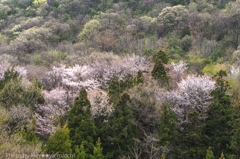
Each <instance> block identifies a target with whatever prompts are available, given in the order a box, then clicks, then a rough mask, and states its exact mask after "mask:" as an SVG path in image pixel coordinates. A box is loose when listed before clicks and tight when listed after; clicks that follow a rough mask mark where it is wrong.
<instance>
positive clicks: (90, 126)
mask: <svg viewBox="0 0 240 159" xmlns="http://www.w3.org/2000/svg"><path fill="white" fill-rule="evenodd" d="M68 128H69V130H70V139H71V141H72V149H73V150H75V149H74V148H75V146H77V145H80V144H82V143H83V144H84V146H85V149H86V159H88V158H91V157H92V152H93V149H94V144H93V141H94V138H95V137H96V127H95V125H94V122H93V120H92V119H91V104H90V102H89V100H88V98H87V92H86V90H85V88H82V89H81V91H80V94H79V96H78V97H76V99H75V101H74V105H73V107H72V109H71V110H70V112H69V115H68Z"/></svg>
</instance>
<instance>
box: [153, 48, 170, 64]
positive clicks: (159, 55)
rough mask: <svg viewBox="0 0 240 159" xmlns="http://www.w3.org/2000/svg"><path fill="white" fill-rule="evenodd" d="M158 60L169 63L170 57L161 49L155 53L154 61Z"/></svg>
mask: <svg viewBox="0 0 240 159" xmlns="http://www.w3.org/2000/svg"><path fill="white" fill-rule="evenodd" d="M158 60H162V63H164V64H167V63H168V61H169V57H168V55H167V54H166V53H165V52H163V51H162V50H159V51H158V52H157V53H155V54H154V55H153V62H155V63H157V62H158Z"/></svg>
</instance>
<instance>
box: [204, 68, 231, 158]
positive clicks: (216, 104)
mask: <svg viewBox="0 0 240 159" xmlns="http://www.w3.org/2000/svg"><path fill="white" fill-rule="evenodd" d="M224 76H227V73H226V71H223V70H220V71H219V72H217V74H216V75H214V78H215V77H216V78H217V80H216V84H215V85H216V89H215V90H213V91H212V93H211V95H212V96H213V98H214V101H213V102H212V104H211V105H210V108H209V110H208V111H207V116H208V117H207V119H206V125H205V127H204V132H203V133H204V134H206V135H207V136H208V137H209V138H210V142H209V145H208V146H212V147H213V153H214V154H215V155H216V156H217V157H220V152H223V153H224V154H227V155H229V154H231V149H230V148H229V146H230V141H231V140H230V138H231V136H232V126H231V125H230V121H231V119H232V115H233V107H232V106H231V104H230V96H229V95H228V94H227V93H226V91H227V90H228V88H229V84H228V82H227V81H226V80H224V79H223V78H224Z"/></svg>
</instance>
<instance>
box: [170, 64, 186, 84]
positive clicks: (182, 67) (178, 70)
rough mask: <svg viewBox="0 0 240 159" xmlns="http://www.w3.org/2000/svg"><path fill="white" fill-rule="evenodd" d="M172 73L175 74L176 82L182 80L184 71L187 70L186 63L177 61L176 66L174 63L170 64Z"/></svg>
mask: <svg viewBox="0 0 240 159" xmlns="http://www.w3.org/2000/svg"><path fill="white" fill-rule="evenodd" d="M171 66H172V71H173V73H175V74H177V80H178V81H179V80H180V79H182V78H183V75H184V71H185V70H187V63H185V62H183V61H179V63H178V64H175V63H174V62H171Z"/></svg>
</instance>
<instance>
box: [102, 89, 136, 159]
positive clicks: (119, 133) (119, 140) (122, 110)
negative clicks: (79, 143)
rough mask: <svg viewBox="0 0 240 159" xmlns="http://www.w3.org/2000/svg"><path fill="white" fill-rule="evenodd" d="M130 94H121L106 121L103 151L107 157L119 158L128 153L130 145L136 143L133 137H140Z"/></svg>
mask: <svg viewBox="0 0 240 159" xmlns="http://www.w3.org/2000/svg"><path fill="white" fill-rule="evenodd" d="M128 102H130V96H129V95H128V94H127V93H124V94H122V95H121V97H120V99H119V101H118V103H117V104H116V105H115V106H114V108H115V111H114V113H113V114H112V115H111V116H110V118H109V121H108V122H107V123H106V128H105V131H104V132H105V136H104V138H103V139H104V140H105V142H104V145H103V151H104V152H105V153H106V158H117V157H118V156H120V155H121V156H122V155H128V154H129V146H132V144H134V140H133V138H137V137H138V129H137V127H136V126H135V125H134V124H133V122H134V117H133V112H132V109H131V108H130V107H129V105H128Z"/></svg>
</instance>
